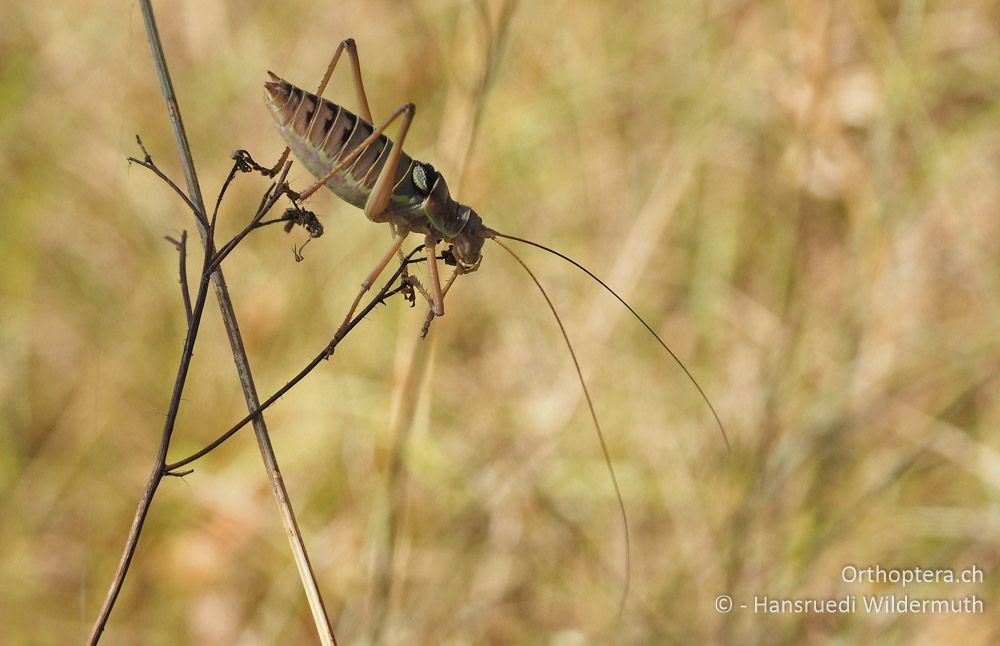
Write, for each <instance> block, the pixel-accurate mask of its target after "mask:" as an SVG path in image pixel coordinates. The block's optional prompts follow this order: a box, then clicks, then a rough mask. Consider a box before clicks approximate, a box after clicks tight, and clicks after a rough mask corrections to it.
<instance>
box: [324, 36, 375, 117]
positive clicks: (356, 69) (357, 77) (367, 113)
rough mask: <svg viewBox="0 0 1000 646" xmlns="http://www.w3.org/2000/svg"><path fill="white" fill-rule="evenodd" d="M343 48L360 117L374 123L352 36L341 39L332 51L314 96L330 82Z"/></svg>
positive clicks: (356, 48)
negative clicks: (328, 63) (347, 59)
mask: <svg viewBox="0 0 1000 646" xmlns="http://www.w3.org/2000/svg"><path fill="white" fill-rule="evenodd" d="M345 49H346V50H347V57H348V58H350V59H351V77H352V78H353V79H354V91H355V93H357V95H358V105H359V107H360V108H361V118H363V119H364V120H365V121H367V122H368V123H375V119H374V118H373V117H372V109H371V107H370V106H369V105H368V96H367V95H366V94H365V84H364V83H363V82H362V81H361V59H359V58H358V47H357V45H355V44H354V39H353V38H348V39H346V40H343V41H341V43H340V44H339V45H337V51H335V52H334V53H333V59H331V60H330V65H329V67H327V68H326V73H325V74H324V75H323V80H322V81H320V83H319V89H317V90H316V96H323V90H325V89H326V84H327V83H329V82H330V77H332V76H333V69H334V68H335V67H337V61H339V60H340V54H341V53H342V52H343V51H344V50H345Z"/></svg>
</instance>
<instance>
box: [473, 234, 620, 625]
mask: <svg viewBox="0 0 1000 646" xmlns="http://www.w3.org/2000/svg"><path fill="white" fill-rule="evenodd" d="M497 235H498V236H500V237H503V238H511V239H513V240H518V239H519V238H512V237H511V236H501V234H497ZM493 242H495V243H497V244H498V245H500V246H501V247H503V249H504V251H506V252H507V253H509V254H510V255H511V257H512V258H514V260H516V261H517V263H518V264H519V265H521V267H523V268H524V271H526V272H528V275H529V276H531V280H532V281H534V283H535V286H536V287H538V291H540V292H541V293H542V296H544V297H545V302H546V303H548V305H549V309H550V310H551V311H552V316H554V317H555V318H556V323H558V324H559V331H560V332H562V337H563V340H565V341H566V347H567V348H569V356H570V357H572V359H573V367H574V368H576V376H577V377H578V378H579V379H580V387H581V388H582V389H583V396H584V397H585V398H586V399H587V408H588V409H590V417H591V419H592V420H594V429H595V430H596V431H597V439H598V440H599V441H600V443H601V452H602V453H603V454H604V463H605V464H606V465H607V467H608V473H609V474H611V484H612V485H614V488H615V496H616V497H617V498H618V509H619V510H620V511H621V516H622V526H623V527H624V529H625V587H624V589H623V590H622V596H621V600H620V601H619V602H618V616H619V617H621V615H622V613H623V611H624V610H625V601H626V600H627V599H628V591H629V584H630V582H631V580H632V540H631V536H630V534H629V529H628V514H626V513H625V500H624V499H623V498H622V491H621V487H619V486H618V477H617V476H616V475H615V467H614V465H613V464H612V463H611V453H610V452H609V451H608V445H607V442H605V441H604V431H602V430H601V423H600V422H599V421H598V419H597V412H596V411H595V410H594V402H593V401H592V400H591V399H590V391H588V390H587V382H586V381H585V380H584V379H583V371H582V370H581V369H580V362H579V361H578V360H577V358H576V352H574V351H573V344H572V343H570V341H569V335H568V334H567V333H566V328H565V327H564V326H563V322H562V319H561V318H559V313H558V312H557V311H556V307H555V305H553V304H552V299H550V298H549V295H548V293H547V292H546V291H545V288H544V287H542V284H541V283H540V282H538V278H536V277H535V274H534V273H533V272H532V271H531V270H530V269H529V268H528V265H526V264H524V261H523V260H521V258H520V256H518V255H517V254H516V253H514V252H513V251H512V250H511V249H510V247H508V246H507V245H505V244H504V243H502V242H500V241H499V240H497V239H496V238H493Z"/></svg>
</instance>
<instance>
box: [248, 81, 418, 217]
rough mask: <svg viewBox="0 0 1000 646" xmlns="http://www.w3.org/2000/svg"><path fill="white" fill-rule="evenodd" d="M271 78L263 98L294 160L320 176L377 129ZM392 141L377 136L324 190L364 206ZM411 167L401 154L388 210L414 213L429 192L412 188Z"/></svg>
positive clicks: (294, 87) (406, 156)
mask: <svg viewBox="0 0 1000 646" xmlns="http://www.w3.org/2000/svg"><path fill="white" fill-rule="evenodd" d="M271 79H272V80H271V81H270V82H268V83H266V84H265V85H264V95H265V100H266V102H267V106H268V108H270V110H271V114H272V115H273V116H274V119H275V121H276V122H277V123H278V131H279V132H280V133H281V136H282V137H284V139H285V141H286V142H287V143H288V147H289V148H291V149H292V152H294V153H295V156H296V157H298V158H299V159H300V160H301V161H302V163H303V164H304V165H305V167H306V168H308V169H309V171H310V172H311V173H312V174H313V175H315V176H316V177H317V178H321V177H323V176H324V175H326V174H327V173H328V172H330V170H331V169H332V168H333V167H334V166H335V165H336V164H337V163H338V162H339V161H340V160H341V159H343V158H344V157H346V156H347V155H349V154H350V153H351V152H352V151H353V150H354V149H355V148H357V147H358V144H360V143H361V142H362V141H364V140H365V139H366V138H367V137H369V136H370V135H371V134H372V133H373V132H374V131H375V128H374V126H372V124H370V123H368V122H367V121H365V120H364V119H361V118H360V117H358V116H357V115H356V114H354V113H353V112H351V111H350V110H346V109H345V108H343V107H341V106H339V105H337V104H336V103H333V102H332V101H327V100H326V99H323V98H320V97H318V96H316V95H315V94H312V93H310V92H306V91H304V90H302V89H301V88H298V87H296V86H294V85H292V84H291V83H289V82H288V81H285V80H283V79H281V78H279V77H277V76H275V75H274V74H271ZM389 143H390V142H389V139H388V138H387V137H386V136H385V135H379V137H378V138H377V139H376V140H375V141H373V142H372V143H371V144H369V145H368V147H367V148H365V149H364V150H363V151H362V152H361V154H360V155H358V157H357V158H356V159H355V160H354V161H353V162H351V163H350V164H348V165H347V167H346V168H344V169H343V170H342V171H340V172H338V173H337V174H336V175H334V176H333V177H331V178H330V180H329V181H327V183H326V187H327V188H329V189H330V190H331V191H333V192H334V193H335V194H336V195H337V196H338V197H340V198H341V199H343V200H344V201H346V202H348V203H350V204H353V205H354V206H357V207H359V208H364V206H365V201H366V200H367V199H368V195H369V194H370V193H371V191H372V187H374V186H375V180H376V178H377V177H378V174H379V171H381V170H382V166H383V165H384V164H385V160H386V158H387V157H388V155H389ZM413 163H414V162H413V159H411V158H410V156H409V155H407V154H406V153H405V152H403V153H402V154H401V155H400V157H399V163H398V164H397V166H396V177H395V180H394V182H393V191H392V198H391V200H390V203H389V211H397V210H411V209H414V208H417V207H418V206H419V205H420V204H421V203H422V202H423V201H424V199H425V197H426V193H422V192H421V191H418V189H417V187H416V186H414V185H413V179H412V177H413V172H412V166H413Z"/></svg>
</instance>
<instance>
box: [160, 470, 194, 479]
mask: <svg viewBox="0 0 1000 646" xmlns="http://www.w3.org/2000/svg"><path fill="white" fill-rule="evenodd" d="M192 473H194V469H185V470H184V471H164V472H163V475H164V476H170V477H171V478H183V477H184V476H188V475H191V474H192Z"/></svg>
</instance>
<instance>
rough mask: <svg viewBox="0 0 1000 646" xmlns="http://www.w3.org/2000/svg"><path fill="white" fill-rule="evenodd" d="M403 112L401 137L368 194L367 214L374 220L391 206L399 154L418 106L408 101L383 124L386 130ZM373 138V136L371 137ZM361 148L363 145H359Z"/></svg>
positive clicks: (394, 143)
mask: <svg viewBox="0 0 1000 646" xmlns="http://www.w3.org/2000/svg"><path fill="white" fill-rule="evenodd" d="M401 112H402V114H403V123H402V124H401V125H400V126H399V138H398V139H396V140H395V141H392V143H391V146H392V148H390V149H389V156H388V157H387V158H386V160H385V163H384V164H382V169H381V170H380V171H379V173H378V178H377V179H376V180H375V186H373V187H372V192H371V193H369V195H368V201H366V202H365V215H366V216H368V219H369V220H374V219H375V218H376V217H378V216H379V215H382V213H383V212H385V209H386V207H387V206H389V198H390V197H392V186H393V184H394V183H395V180H396V167H397V166H399V156H400V155H401V154H402V152H403V142H404V141H406V133H407V132H408V131H409V130H410V122H412V121H413V115H414V114H416V112H417V107H416V106H415V105H413V104H412V103H407V104H406V105H404V106H403V107H401V108H399V109H398V110H396V111H395V112H394V113H393V115H392V117H391V118H390V119H389V120H388V121H386V122H385V125H383V126H382V130H384V129H385V128H386V127H387V126H388V125H389V124H390V123H391V122H392V120H393V119H395V118H396V117H397V116H399V114H400V113H401ZM377 133H379V131H378V130H376V131H375V133H372V135H371V136H372V137H375V136H376V134H377ZM369 138H371V137H369ZM358 148H361V146H358Z"/></svg>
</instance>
